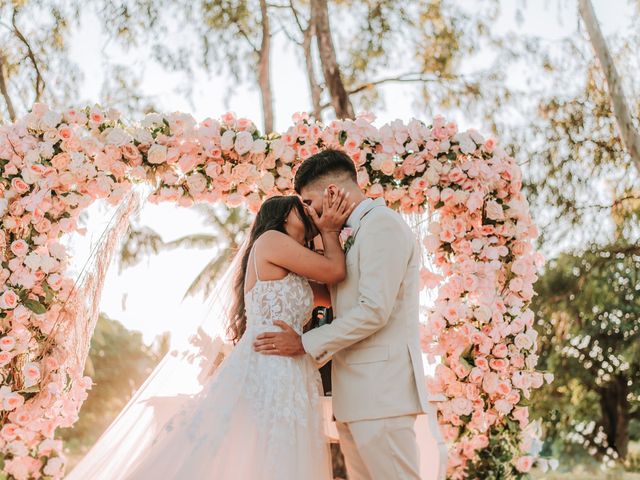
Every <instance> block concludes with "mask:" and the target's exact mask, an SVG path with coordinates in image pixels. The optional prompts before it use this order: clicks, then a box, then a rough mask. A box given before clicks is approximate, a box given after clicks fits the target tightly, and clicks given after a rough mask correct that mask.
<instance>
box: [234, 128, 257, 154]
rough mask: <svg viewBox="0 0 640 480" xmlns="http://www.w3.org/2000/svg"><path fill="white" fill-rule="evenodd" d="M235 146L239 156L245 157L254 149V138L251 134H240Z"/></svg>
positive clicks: (237, 136)
mask: <svg viewBox="0 0 640 480" xmlns="http://www.w3.org/2000/svg"><path fill="white" fill-rule="evenodd" d="M234 146H235V149H236V153H237V154H238V155H244V154H245V153H247V152H249V151H250V150H251V148H252V147H253V136H252V135H251V134H250V133H249V132H240V133H238V135H236V141H235V144H234Z"/></svg>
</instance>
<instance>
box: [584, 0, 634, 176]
mask: <svg viewBox="0 0 640 480" xmlns="http://www.w3.org/2000/svg"><path fill="white" fill-rule="evenodd" d="M578 9H579V11H580V16H581V17H582V19H583V21H584V23H585V26H586V28H587V32H588V33H589V38H590V39H591V45H592V46H593V49H594V51H595V53H596V56H597V58H598V61H599V62H600V67H601V68H602V71H603V73H604V76H605V78H606V82H607V86H608V90H609V98H610V99H611V106H612V110H613V114H614V116H615V118H616V122H617V123H618V128H619V129H620V138H621V139H622V142H623V143H624V145H625V147H626V149H627V151H628V152H629V156H630V157H631V160H632V161H633V162H634V164H635V166H636V168H637V169H638V171H640V134H639V133H638V131H637V129H636V127H635V125H634V122H633V117H632V113H631V109H630V108H629V104H628V102H627V99H626V96H625V94H624V90H623V88H622V82H621V81H620V76H619V75H618V71H617V70H616V66H615V63H614V62H613V58H612V57H611V53H610V52H609V48H608V46H607V42H606V41H605V39H604V36H603V35H602V31H601V30H600V25H599V24H598V20H597V18H596V15H595V12H594V11H593V5H592V4H591V1H590V0H579V1H578Z"/></svg>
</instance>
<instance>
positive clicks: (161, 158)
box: [147, 143, 167, 165]
mask: <svg viewBox="0 0 640 480" xmlns="http://www.w3.org/2000/svg"><path fill="white" fill-rule="evenodd" d="M166 160H167V147H166V146H164V145H158V144H157V143H156V144H153V145H151V148H149V151H148V152H147V161H148V162H149V163H151V164H153V165H160V164H161V163H164V162H165V161H166Z"/></svg>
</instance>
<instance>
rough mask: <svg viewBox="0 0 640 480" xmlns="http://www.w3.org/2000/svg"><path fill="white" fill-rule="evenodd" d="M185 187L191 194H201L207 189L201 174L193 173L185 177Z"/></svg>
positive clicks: (205, 180) (205, 181)
mask: <svg viewBox="0 0 640 480" xmlns="http://www.w3.org/2000/svg"><path fill="white" fill-rule="evenodd" d="M187 186H188V187H189V192H191V193H202V192H204V190H205V189H206V188H207V179H206V177H205V176H204V175H202V174H201V173H194V174H191V175H189V176H188V177H187Z"/></svg>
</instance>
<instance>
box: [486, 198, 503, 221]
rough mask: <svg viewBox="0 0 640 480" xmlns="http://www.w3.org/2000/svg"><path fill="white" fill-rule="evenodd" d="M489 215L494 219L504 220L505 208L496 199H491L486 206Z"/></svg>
mask: <svg viewBox="0 0 640 480" xmlns="http://www.w3.org/2000/svg"><path fill="white" fill-rule="evenodd" d="M485 208H486V212H487V217H489V218H490V219H492V220H504V210H502V207H501V206H500V204H499V203H498V202H496V201H495V200H490V201H488V202H487V204H486V206H485Z"/></svg>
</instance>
